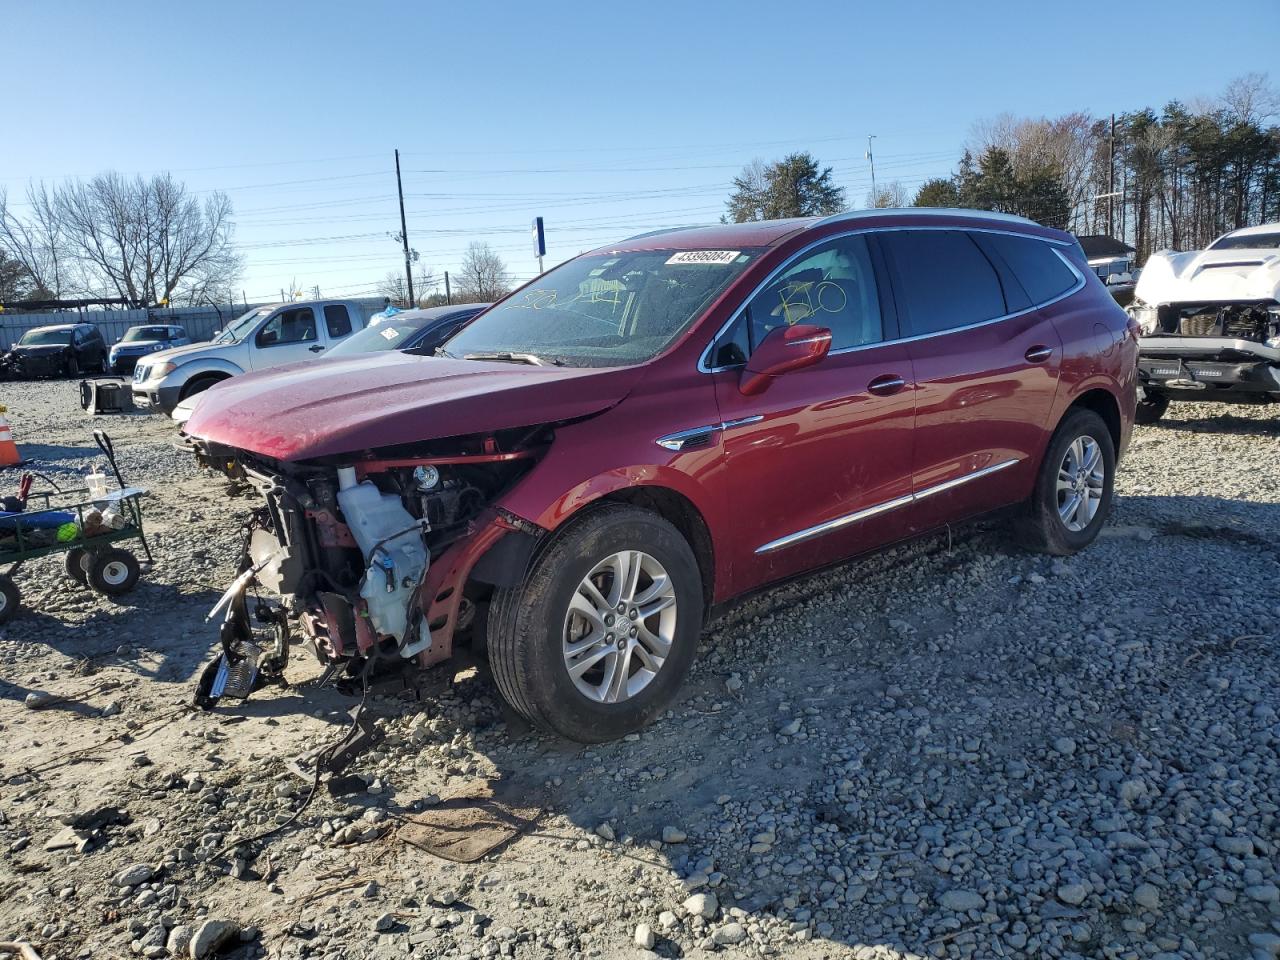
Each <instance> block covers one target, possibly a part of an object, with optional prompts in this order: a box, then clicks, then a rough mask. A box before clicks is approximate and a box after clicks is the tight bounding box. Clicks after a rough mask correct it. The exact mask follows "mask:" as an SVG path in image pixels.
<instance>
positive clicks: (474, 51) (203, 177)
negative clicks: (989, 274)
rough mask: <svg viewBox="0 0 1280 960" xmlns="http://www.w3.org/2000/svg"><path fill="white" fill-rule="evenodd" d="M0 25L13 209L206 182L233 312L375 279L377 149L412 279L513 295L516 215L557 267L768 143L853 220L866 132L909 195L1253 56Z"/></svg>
mask: <svg viewBox="0 0 1280 960" xmlns="http://www.w3.org/2000/svg"><path fill="white" fill-rule="evenodd" d="M0 23H3V25H4V27H3V32H4V33H5V34H6V35H7V42H6V43H5V44H4V54H3V57H0V76H3V78H4V83H5V86H6V87H7V88H8V92H9V96H7V97H6V98H5V128H6V134H7V143H6V144H5V146H4V148H3V150H0V186H3V187H6V188H7V189H8V191H9V198H10V201H11V203H12V202H14V201H21V199H22V194H23V192H24V190H25V187H26V183H27V181H28V180H29V179H37V180H38V179H41V178H44V179H45V180H47V181H51V182H52V181H58V180H60V179H62V178H64V177H67V176H89V175H92V174H94V173H97V172H101V171H103V170H108V169H115V170H119V171H121V172H124V173H137V172H142V173H150V172H154V171H160V170H166V169H167V170H170V171H172V172H173V173H174V174H175V175H176V176H177V177H179V178H180V179H182V180H183V181H185V182H186V184H187V185H188V186H189V187H190V188H192V189H194V190H199V191H206V190H212V189H222V190H225V191H226V192H227V193H228V194H229V195H230V196H231V198H232V200H233V202H234V204H235V208H236V221H237V234H236V236H237V240H238V241H239V243H240V244H241V246H242V249H243V253H244V255H245V258H246V271H245V275H244V278H243V282H242V284H241V285H242V287H243V289H244V290H245V292H246V294H247V296H248V298H249V300H250V301H253V300H265V299H273V298H276V297H278V296H279V291H280V288H281V287H286V288H287V287H289V286H290V285H291V283H292V282H294V281H295V280H296V283H297V285H298V286H299V287H302V288H306V289H310V288H311V287H312V286H313V285H319V287H320V289H321V291H322V292H323V293H324V294H326V295H336V294H340V293H351V294H361V295H363V294H369V293H372V292H373V290H374V287H375V286H376V284H377V283H378V282H379V281H380V280H381V278H382V277H383V276H384V275H385V274H386V273H387V272H388V271H392V270H397V269H402V267H403V260H402V259H401V254H400V252H399V249H398V247H397V246H396V244H395V243H394V242H393V241H392V240H391V239H389V238H388V237H387V236H386V234H388V233H391V232H395V231H397V230H398V229H399V219H398V211H397V207H396V200H395V179H394V167H393V157H392V151H393V149H395V148H397V147H398V148H399V149H400V151H401V155H402V166H403V168H404V171H405V192H406V195H407V208H408V215H409V234H410V241H411V244H412V245H413V246H414V247H415V248H416V249H417V250H418V251H419V252H420V254H421V256H422V261H421V263H422V264H423V265H425V266H428V267H431V268H433V269H434V270H435V271H436V273H437V275H439V273H440V272H441V271H443V270H445V269H449V270H454V269H456V267H457V265H458V263H459V261H460V260H461V256H462V251H463V250H464V249H465V247H466V245H467V242H468V241H469V240H472V239H478V240H485V241H488V242H489V243H491V244H492V245H493V246H494V247H495V248H496V249H497V250H498V251H499V253H500V254H501V255H502V256H503V257H504V259H505V260H506V262H507V264H508V266H509V268H510V271H511V273H512V275H513V277H514V278H517V279H522V278H526V277H528V276H529V275H531V273H532V272H533V271H534V269H535V261H534V259H533V256H532V252H531V250H530V241H529V222H530V220H531V218H532V217H533V216H534V215H535V214H541V215H542V216H543V217H545V218H546V222H547V233H548V246H549V250H548V253H549V255H550V259H551V262H556V261H558V260H560V259H563V258H565V257H568V256H572V255H573V254H575V253H577V252H579V251H580V250H582V249H585V248H589V247H591V246H594V245H597V244H600V243H605V242H607V241H609V240H611V239H614V238H618V237H621V236H625V235H627V234H629V233H635V232H639V231H641V230H644V229H651V228H655V227H659V226H665V225H672V224H679V223H690V222H706V221H711V220H715V219H717V218H718V217H719V215H720V213H721V212H722V211H723V203H724V199H725V197H726V196H727V194H728V187H729V183H730V181H731V179H732V177H733V176H734V175H735V174H736V173H737V172H738V171H739V170H740V169H741V167H742V166H743V165H744V164H745V163H747V162H749V161H750V160H752V159H753V158H755V157H759V158H762V159H765V160H770V159H776V158H778V157H780V156H782V155H784V154H785V153H787V152H791V151H793V150H810V151H812V152H813V153H814V154H815V155H816V156H817V157H818V158H819V160H820V161H822V162H823V163H824V164H829V165H831V166H833V167H834V168H835V174H836V179H837V181H838V182H839V183H840V184H841V185H842V186H844V187H846V189H847V193H848V199H849V201H850V203H851V204H853V205H858V206H860V205H862V204H863V201H864V199H865V196H866V193H867V189H868V186H869V176H868V173H867V164H866V161H865V159H864V152H865V149H866V135H867V134H869V133H874V134H876V141H875V154H876V168H877V179H878V180H881V181H887V180H892V179H899V180H901V181H902V182H903V183H904V185H906V186H907V187H909V188H911V189H914V187H915V186H917V185H918V184H919V183H920V182H921V181H923V180H924V179H926V178H928V177H930V176H935V175H945V174H947V173H948V172H950V170H951V169H952V168H953V167H954V164H955V161H956V159H957V158H958V155H959V152H960V149H961V145H962V143H963V141H964V140H965V138H966V137H967V136H968V135H969V133H970V130H971V127H972V125H973V123H974V122H975V121H977V120H980V119H982V118H989V117H993V116H995V115H997V114H1000V113H1003V112H1009V113H1013V114H1016V115H1025V116H1054V115H1059V114H1062V113H1066V112H1070V111H1074V110H1086V111H1090V112H1092V113H1094V114H1097V115H1100V116H1101V115H1106V114H1109V113H1111V112H1112V111H1115V112H1121V111H1124V110H1128V109H1134V108H1138V107H1142V106H1147V105H1151V106H1156V107H1158V106H1160V105H1163V104H1164V103H1165V102H1167V101H1169V100H1171V99H1175V98H1177V99H1184V100H1186V99H1191V98H1195V97H1201V96H1206V97H1207V96H1213V95H1216V94H1218V93H1219V92H1221V90H1222V89H1223V87H1224V86H1225V85H1226V83H1227V82H1228V81H1229V80H1230V79H1231V78H1233V77H1236V76H1239V75H1240V74H1243V73H1246V72H1249V71H1267V70H1268V69H1269V67H1270V65H1271V64H1272V63H1274V62H1275V59H1276V50H1277V49H1280V2H1278V0H1213V2H1205V0H1199V2H1185V0H1164V2H1160V3H1144V2H1132V0H1131V2H1129V3H1116V2H1114V0H1111V2H1107V3H1091V2H1072V3H1034V2H1025V0H1024V2H1017V3H1012V2H1010V3H1006V2H981V0H970V2H968V3H955V2H939V3H921V2H911V0H899V2H893V3H874V4H864V3H853V2H834V0H828V2H821V3H814V2H810V3H806V4H788V3H780V2H778V0H767V2H766V0H735V2H721V0H709V2H697V0H684V2H667V0H648V2H631V3H609V2H593V3H568V2H554V0H543V2H539V3H518V4H517V3H509V4H507V3H487V2H468V3H438V2H433V3H407V2H401V3H384V2H381V0H364V2H362V3H330V2H325V0H313V2H309V3H306V4H302V3H292V4H285V3H271V2H257V3H242V2H230V0H218V2H214V3H173V2H171V0H170V2H165V3H151V2H132V3H130V2H125V3H101V2H57V3H27V2H18V0H5V2H4V3H0ZM1272 79H1273V81H1275V82H1278V83H1280V71H1276V72H1274V73H1273V76H1272ZM19 209H20V208H19Z"/></svg>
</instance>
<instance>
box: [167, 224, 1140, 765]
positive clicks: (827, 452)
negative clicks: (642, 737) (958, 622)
mask: <svg viewBox="0 0 1280 960" xmlns="http://www.w3.org/2000/svg"><path fill="white" fill-rule="evenodd" d="M1128 323H1129V322H1128V320H1127V317H1126V315H1125V313H1124V312H1123V311H1122V310H1121V309H1120V308H1119V307H1118V306H1117V305H1116V303H1115V301H1114V300H1113V299H1112V298H1111V296H1110V295H1109V294H1108V293H1107V291H1106V289H1105V288H1104V287H1103V286H1102V284H1101V283H1100V282H1099V281H1098V279H1097V277H1096V276H1095V275H1094V273H1093V271H1092V270H1090V269H1089V267H1088V266H1087V264H1086V262H1085V259H1084V255H1083V253H1082V252H1081V250H1080V248H1079V247H1078V246H1077V244H1076V243H1075V241H1074V240H1073V238H1072V237H1071V236H1070V235H1068V234H1065V233H1062V232H1059V231H1057V230H1051V229H1047V228H1044V227H1041V226H1038V225H1037V224H1035V223H1032V222H1031V221H1028V220H1023V219H1020V218H1016V217H1009V216H1002V215H996V214H985V213H981V212H975V211H942V210H925V209H921V210H899V211H882V210H876V211H867V212H861V213H850V214H843V215H839V216H834V217H828V218H825V219H818V218H814V219H799V220H782V221H771V222H760V223H744V224H731V225H721V226H709V227H694V228H687V229H677V230H666V231H660V232H657V233H650V234H644V235H641V236H637V237H632V238H631V239H629V240H625V241H623V242H621V243H617V244H614V245H612V246H607V247H602V248H601V249H598V250H595V251H593V252H591V253H588V254H584V255H582V256H579V257H577V258H575V259H573V260H570V261H569V262H567V263H565V264H563V265H561V266H559V267H557V268H555V269H554V270H551V271H549V272H548V273H546V274H544V275H542V276H540V277H538V278H537V279H536V280H534V281H532V282H531V283H529V284H528V285H526V286H525V287H523V288H521V289H520V290H517V291H516V292H515V293H513V294H511V295H510V296H508V297H507V298H505V299H504V300H502V301H500V302H499V303H498V304H496V305H495V306H493V307H491V308H490V309H489V310H487V311H486V312H484V313H482V314H480V316H479V317H477V318H476V319H475V320H473V321H472V322H471V323H470V325H468V326H467V327H465V328H464V329H463V330H462V331H461V332H460V333H458V334H457V335H455V336H454V337H453V338H452V339H451V340H449V341H448V342H447V343H446V344H445V346H444V347H443V348H442V350H441V351H440V352H439V353H438V355H437V356H436V357H419V356H409V355H404V354H393V355H391V356H388V355H386V354H377V355H367V356H355V357H352V358H350V359H337V358H335V359H333V360H332V361H327V362H325V361H322V362H310V363H307V364H302V365H298V366H296V367H293V368H288V367H286V368H283V369H277V370H275V371H270V372H265V373H263V374H250V375H248V376H244V377H236V378H234V379H232V380H229V381H227V382H226V383H224V384H222V385H219V386H217V387H215V388H214V389H212V390H210V391H209V393H208V395H207V397H206V398H205V400H204V401H203V402H202V403H201V404H200V405H199V406H198V407H197V408H196V411H195V413H194V414H193V416H192V417H191V419H190V421H189V422H188V424H187V426H186V433H187V434H188V436H189V438H190V439H191V441H192V443H193V444H194V446H195V447H196V449H197V451H198V453H199V455H200V456H201V458H202V459H203V460H204V462H206V463H207V464H210V465H214V466H217V467H218V468H220V469H222V470H224V471H225V472H227V473H228V474H230V475H231V476H232V477H234V478H236V479H238V480H240V481H243V482H245V483H248V484H251V485H253V486H255V487H257V488H258V490H259V491H260V493H261V494H262V497H263V499H264V501H265V502H264V503H263V505H262V506H261V507H260V508H259V509H257V510H256V511H255V512H254V514H253V516H252V518H251V520H250V523H249V533H248V536H247V538H246V542H247V546H246V552H245V560H244V565H243V567H242V570H243V571H244V572H243V574H242V576H241V577H240V578H239V579H238V580H237V581H236V583H235V584H233V585H232V587H231V588H230V589H229V590H228V591H227V594H226V596H224V598H223V603H222V604H220V608H225V610H226V614H225V621H224V623H223V625H222V637H221V639H222V654H221V657H220V658H219V659H217V660H215V661H214V662H213V663H211V664H210V667H209V669H208V670H206V672H205V675H204V677H203V678H202V680H201V684H200V689H199V692H198V697H199V699H200V700H201V701H202V702H204V703H206V704H208V703H211V702H213V701H215V700H216V699H217V698H218V697H219V696H225V695H228V694H231V695H237V696H243V695H246V694H247V692H248V690H249V689H252V688H253V687H255V686H257V685H260V684H261V683H262V682H264V679H271V678H272V677H278V676H279V674H280V673H281V671H282V669H283V665H284V662H285V658H286V657H287V653H288V648H289V635H290V632H291V631H292V630H296V629H299V628H300V629H301V631H302V633H303V634H304V635H305V638H306V641H307V643H308V645H309V646H310V647H311V648H312V649H313V650H314V652H315V653H316V654H317V655H318V656H319V657H320V659H321V660H322V661H323V662H325V663H326V664H328V665H329V666H330V673H338V672H342V673H344V674H346V675H348V676H350V675H353V674H356V673H358V672H359V671H361V670H364V669H366V668H367V667H368V665H369V664H371V663H373V662H376V661H378V660H384V659H388V658H390V659H396V660H401V659H403V660H413V661H415V662H416V663H417V664H419V665H423V666H425V665H429V664H432V663H436V662H439V661H441V660H443V659H445V658H447V657H448V656H449V655H450V653H451V651H452V648H453V645H454V643H455V641H457V640H459V639H460V638H462V637H469V638H470V641H471V642H472V644H473V645H474V646H475V647H476V648H477V649H481V650H486V651H487V656H488V659H489V662H490V664H491V666H492V671H493V676H494V679H495V681H496V683H497V685H498V688H499V689H500V690H501V692H502V695H503V696H504V697H505V698H506V699H507V701H508V702H509V703H510V705H511V706H512V707H513V708H514V709H515V710H517V711H518V712H519V713H520V714H522V715H523V716H525V717H527V718H528V719H529V720H530V721H531V722H532V723H534V724H536V725H537V726H539V727H542V728H544V729H547V730H550V731H554V732H556V733H559V734H562V735H563V736H566V737H569V738H572V739H575V740H580V741H599V740H606V739H609V738H613V737H617V736H620V735H622V734H624V733H626V732H628V731H631V730H635V729H636V728H638V727H640V726H641V725H643V724H645V723H647V722H648V721H650V720H651V719H652V718H653V717H654V716H655V715H657V714H658V713H659V712H660V711H661V710H662V709H663V708H664V707H665V706H666V705H667V704H668V703H669V702H670V701H671V698H672V695H673V694H674V693H675V691H676V689H677V687H678V686H679V684H680V682H681V680H682V679H683V677H684V675H685V673H686V671H687V670H688V669H689V666H690V663H691V661H692V660H693V657H694V652H695V649H696V647H697V642H698V635H699V632H700V631H701V630H702V627H703V625H704V623H705V622H706V620H707V618H708V616H709V615H710V614H711V612H712V611H713V610H715V609H716V608H717V607H718V606H719V605H722V604H724V603H725V602H726V601H728V600H730V599H731V598H734V597H737V596H740V595H742V594H744V593H747V592H748V591H752V590H755V589H757V588H759V587H762V586H764V585H766V584H769V583H772V582H775V581H778V580H782V579H783V578H786V577H792V576H794V575H796V574H800V573H804V572H806V571H810V570H814V569H816V568H818V567H822V566H824V565H828V564H832V563H834V562H836V561H840V560H843V559H845V558H847V557H851V556H853V555H855V554H859V553H864V552H866V551H868V550H872V549H874V548H876V547H881V546H884V545H886V544H890V543H894V542H896V541H900V540H903V539H905V538H908V537H913V536H916V535H918V534H921V533H925V532H927V531H929V530H932V529H935V528H938V527H941V526H943V525H944V524H951V523H955V522H956V521H959V520H963V519H965V518H968V517H974V516H978V515H981V514H986V513H989V512H991V511H995V510H997V509H999V508H1007V507H1013V508H1014V511H1013V512H1014V523H1015V526H1016V529H1017V531H1018V533H1019V534H1020V537H1021V539H1022V541H1023V542H1024V543H1025V544H1027V545H1029V546H1031V547H1033V548H1036V549H1040V550H1043V551H1047V552H1049V553H1055V554H1068V553H1072V552H1074V551H1077V550H1080V549H1081V548H1083V547H1085V546H1087V545H1088V544H1089V543H1090V542H1091V541H1092V540H1093V539H1094V538H1095V537H1096V536H1097V534H1098V530H1099V528H1100V527H1101V525H1102V524H1103V522H1104V520H1105V518H1106V515H1107V512H1108V508H1109V506H1110V503H1111V496H1112V480H1113V476H1114V473H1115V467H1116V460H1117V458H1118V457H1119V456H1120V454H1121V452H1122V451H1123V450H1124V448H1125V445H1126V443H1127V441H1128V438H1129V433H1130V429H1131V425H1132V422H1133V415H1134V402H1135V369H1136V365H1135V364H1136V355H1137V341H1136V336H1135V333H1136V331H1135V330H1134V329H1132V328H1131V327H1130V326H1129V325H1128ZM251 585H258V586H261V587H262V588H264V590H265V591H266V592H269V593H274V594H275V595H277V596H279V598H280V603H279V604H278V605H276V606H275V607H274V608H271V609H259V610H258V617H257V619H258V621H260V622H266V623H267V624H268V626H269V636H268V638H266V639H264V638H263V637H262V628H261V626H255V624H254V622H253V618H251V617H250V616H249V613H248V611H247V607H246V602H245V591H246V590H247V589H248V588H249V587H250V586H251ZM255 592H256V591H255ZM272 609H274V612H272Z"/></svg>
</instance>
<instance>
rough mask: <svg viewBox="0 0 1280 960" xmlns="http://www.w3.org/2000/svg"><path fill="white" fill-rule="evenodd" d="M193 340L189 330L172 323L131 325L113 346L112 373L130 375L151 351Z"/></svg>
mask: <svg viewBox="0 0 1280 960" xmlns="http://www.w3.org/2000/svg"><path fill="white" fill-rule="evenodd" d="M190 342H191V338H190V337H188V336H187V331H186V330H185V329H184V328H183V327H180V326H177V325H175V324H170V323H148V324H143V325H141V326H136V327H130V328H129V329H128V330H126V331H125V332H124V336H123V337H121V338H120V341H119V342H118V343H115V344H113V345H112V347H111V352H110V356H109V360H110V367H111V372H112V373H118V374H124V375H126V376H127V375H129V374H131V373H133V370H134V367H136V366H137V364H138V361H139V360H140V359H141V358H142V357H145V356H146V355H147V354H149V353H156V352H157V351H160V350H169V349H171V348H173V347H185V346H186V345H187V344H189V343H190Z"/></svg>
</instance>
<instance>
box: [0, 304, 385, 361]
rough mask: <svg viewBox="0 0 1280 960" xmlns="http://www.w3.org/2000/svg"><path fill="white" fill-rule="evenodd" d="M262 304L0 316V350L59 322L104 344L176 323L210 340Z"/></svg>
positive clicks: (194, 336)
mask: <svg viewBox="0 0 1280 960" xmlns="http://www.w3.org/2000/svg"><path fill="white" fill-rule="evenodd" d="M354 302H355V303H358V304H360V305H361V306H364V307H366V308H367V311H366V313H374V312H376V311H377V310H380V309H381V308H382V298H381V297H357V298H354ZM257 306H261V304H256V303H251V304H248V305H247V306H246V305H245V304H243V303H229V304H218V305H217V306H200V307H165V308H161V307H153V308H151V309H147V310H60V311H52V312H49V313H0V349H3V350H7V349H9V347H11V346H12V345H13V344H15V343H17V342H18V340H19V339H20V338H21V337H22V335H23V334H24V333H26V332H27V331H28V330H31V329H33V328H35V327H47V326H50V325H53V324H59V323H92V324H93V325H94V326H96V327H97V328H98V329H99V330H101V331H102V337H103V339H104V340H106V342H107V344H108V345H110V344H113V343H116V342H117V341H118V340H119V339H120V338H121V337H123V336H124V332H125V331H126V330H128V329H129V328H130V327H133V326H137V325H138V324H143V323H175V324H178V325H179V326H181V327H183V328H184V329H185V330H186V331H187V336H189V337H190V338H191V339H192V340H197V341H198V340H210V339H212V338H213V335H214V334H215V333H216V332H217V331H218V330H220V329H222V327H224V326H226V325H227V324H228V323H230V322H231V321H232V320H234V319H235V318H236V317H238V316H240V315H241V314H242V313H244V312H245V311H246V310H250V309H252V308H253V307H257Z"/></svg>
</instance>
